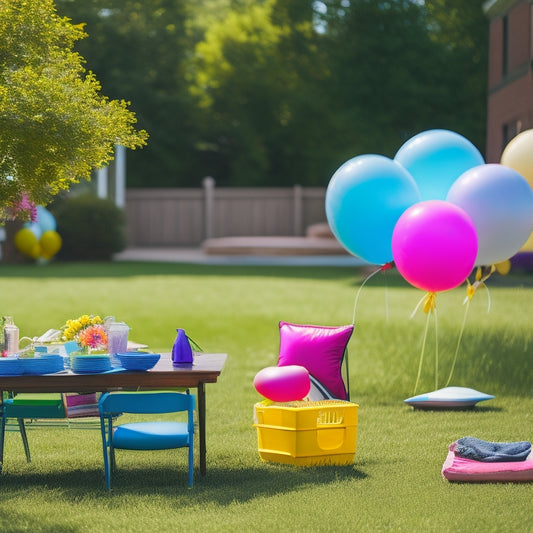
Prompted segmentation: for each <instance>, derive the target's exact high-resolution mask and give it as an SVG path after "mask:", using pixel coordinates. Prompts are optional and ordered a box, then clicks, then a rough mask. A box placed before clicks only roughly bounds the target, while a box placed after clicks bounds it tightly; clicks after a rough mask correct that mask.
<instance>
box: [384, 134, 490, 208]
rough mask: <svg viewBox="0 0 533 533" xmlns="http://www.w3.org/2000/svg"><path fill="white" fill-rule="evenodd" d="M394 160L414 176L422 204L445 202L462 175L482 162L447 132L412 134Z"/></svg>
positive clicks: (459, 137) (475, 151) (463, 140)
mask: <svg viewBox="0 0 533 533" xmlns="http://www.w3.org/2000/svg"><path fill="white" fill-rule="evenodd" d="M394 160H395V161H396V162H397V163H399V164H400V165H402V166H403V167H405V169H406V170H407V171H408V172H409V173H410V174H411V175H412V176H413V178H414V180H415V181H416V183H417V185H418V188H419V189H420V195H421V197H422V200H423V201H425V200H446V195H447V194H448V191H449V190H450V187H451V186H452V184H453V183H454V182H455V180H456V179H457V178H458V177H459V176H461V174H463V173H464V172H466V171H467V170H469V169H471V168H473V167H476V166H478V165H483V164H484V163H485V161H484V160H483V156H482V155H481V153H480V152H479V150H478V149H477V148H476V147H475V146H474V145H473V144H472V143H471V142H470V141H469V140H468V139H466V138H465V137H463V136H462V135H459V134H458V133H454V132H453V131H449V130H428V131H424V132H422V133H419V134H418V135H415V136H414V137H413V138H411V139H410V140H408V141H407V142H406V143H405V144H404V145H403V146H402V147H401V148H400V149H399V150H398V152H397V154H396V156H395V157H394Z"/></svg>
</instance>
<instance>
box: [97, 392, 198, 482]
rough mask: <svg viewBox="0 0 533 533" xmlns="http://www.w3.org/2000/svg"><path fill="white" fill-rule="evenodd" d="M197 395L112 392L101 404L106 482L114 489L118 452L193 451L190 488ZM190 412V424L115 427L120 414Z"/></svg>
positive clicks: (171, 423) (125, 425) (124, 425)
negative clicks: (180, 449) (114, 419)
mask: <svg viewBox="0 0 533 533" xmlns="http://www.w3.org/2000/svg"><path fill="white" fill-rule="evenodd" d="M194 408H195V396H194V395H192V394H188V393H181V392H108V393H106V394H103V395H102V397H101V398H100V401H99V403H98V409H99V411H100V425H101V430H102V446H103V452H104V468H105V482H106V487H107V490H111V471H113V470H115V467H116V463H115V449H123V450H168V449H173V448H184V447H188V448H189V487H192V485H193V466H194V460H193V458H194V456H193V435H194ZM183 411H187V422H172V421H153V422H133V423H126V424H120V425H115V426H114V425H113V418H114V417H116V416H117V415H118V414H120V413H134V414H157V413H175V412H183Z"/></svg>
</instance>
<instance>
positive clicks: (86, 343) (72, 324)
mask: <svg viewBox="0 0 533 533" xmlns="http://www.w3.org/2000/svg"><path fill="white" fill-rule="evenodd" d="M62 330H63V336H62V338H63V340H64V341H73V340H74V341H76V342H77V343H78V346H79V349H78V350H76V351H74V352H72V353H71V354H70V356H71V368H72V370H73V371H74V372H77V373H93V372H105V371H107V370H110V369H111V359H110V356H109V353H108V349H107V331H106V328H105V323H104V320H102V319H101V318H100V317H99V316H98V315H82V316H80V317H79V318H76V319H74V320H67V323H66V324H65V325H64V326H63V328H62Z"/></svg>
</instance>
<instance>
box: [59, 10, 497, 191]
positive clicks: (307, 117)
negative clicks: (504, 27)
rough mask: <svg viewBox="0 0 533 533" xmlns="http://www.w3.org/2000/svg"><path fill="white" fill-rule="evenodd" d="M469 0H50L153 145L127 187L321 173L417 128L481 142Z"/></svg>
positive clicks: (290, 179) (482, 31)
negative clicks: (79, 31) (79, 30)
mask: <svg viewBox="0 0 533 533" xmlns="http://www.w3.org/2000/svg"><path fill="white" fill-rule="evenodd" d="M482 3H483V2H482V0H473V1H472V2H464V1H461V0H426V1H425V2H423V1H421V0H419V1H414V0H387V1H381V0H379V1H378V0H349V1H348V0H322V1H316V0H195V2H190V1H187V0H145V1H144V2H139V1H138V0H84V1H83V2H80V1H75V0H57V4H58V6H59V9H60V11H61V12H62V13H64V14H66V15H68V16H70V17H72V18H73V19H74V21H76V22H83V21H85V22H87V27H86V28H87V31H88V33H89V34H90V36H91V37H90V38H89V39H85V40H84V41H82V42H81V43H80V48H79V49H80V51H81V52H82V55H84V56H85V57H86V58H87V61H88V66H89V68H91V69H94V71H95V72H96V74H97V76H98V77H99V78H100V79H102V80H103V82H104V86H105V87H106V90H107V91H111V92H110V95H111V96H113V97H114V98H126V99H129V100H131V101H132V102H133V109H134V110H135V111H136V113H137V115H138V117H139V122H140V125H141V126H142V127H145V128H147V129H148V130H149V132H150V134H151V142H150V146H149V147H148V148H147V149H146V150H143V151H142V152H138V153H134V154H131V155H130V156H129V166H128V169H129V170H128V184H129V185H130V186H142V185H144V186H188V185H198V184H199V183H200V181H201V179H202V178H203V177H204V176H206V175H213V176H214V177H215V178H216V180H217V182H218V183H219V184H227V185H292V184H295V183H299V184H303V185H326V184H327V183H328V181H329V179H330V177H331V175H332V173H333V172H334V171H335V169H336V168H337V167H338V166H339V165H340V164H342V163H343V162H344V161H345V160H346V159H347V158H349V157H352V156H354V155H357V154H361V153H368V152H372V153H382V154H384V155H388V156H393V155H394V153H395V152H396V150H397V149H398V148H399V147H400V146H401V144H402V143H403V142H404V141H405V140H407V139H408V138H410V137H411V136H412V135H414V134H416V133H419V132H420V131H423V130H425V129H430V128H435V127H439V128H448V129H452V130H454V131H457V132H459V133H462V134H463V135H465V136H466V137H468V138H469V139H470V140H471V141H472V142H474V143H475V144H476V145H477V146H478V148H480V150H483V145H484V128H485V92H486V89H485V88H486V62H487V42H486V36H487V26H488V22H487V20H486V19H485V17H484V14H483V11H482V9H481V5H482Z"/></svg>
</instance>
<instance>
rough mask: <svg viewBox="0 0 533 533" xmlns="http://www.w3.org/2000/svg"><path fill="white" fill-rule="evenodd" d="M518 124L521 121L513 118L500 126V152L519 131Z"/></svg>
mask: <svg viewBox="0 0 533 533" xmlns="http://www.w3.org/2000/svg"><path fill="white" fill-rule="evenodd" d="M520 126H521V122H520V121H519V120H513V121H512V122H508V123H507V124H504V125H503V126H502V152H503V150H505V147H506V146H507V145H508V144H509V142H510V141H511V139H514V137H516V136H517V135H518V134H519V133H520Z"/></svg>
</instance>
